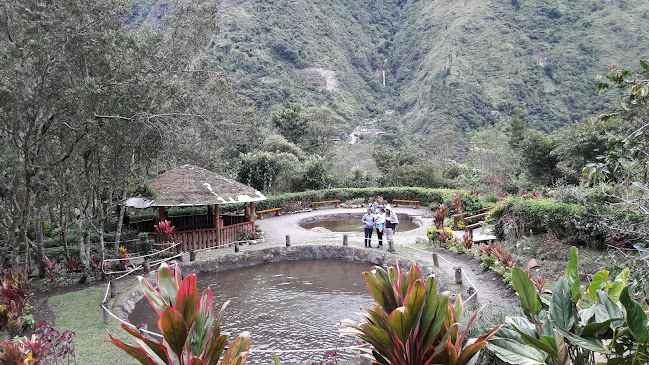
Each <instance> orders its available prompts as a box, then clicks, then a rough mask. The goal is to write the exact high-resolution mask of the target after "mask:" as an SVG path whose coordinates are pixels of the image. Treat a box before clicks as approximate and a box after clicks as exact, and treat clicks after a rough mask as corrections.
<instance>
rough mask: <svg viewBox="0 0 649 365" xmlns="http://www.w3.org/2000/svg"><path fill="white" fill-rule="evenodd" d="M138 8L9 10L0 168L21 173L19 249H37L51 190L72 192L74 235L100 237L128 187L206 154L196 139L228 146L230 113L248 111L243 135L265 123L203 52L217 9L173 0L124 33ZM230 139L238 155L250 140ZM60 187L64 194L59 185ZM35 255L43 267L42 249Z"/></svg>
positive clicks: (15, 2)
mask: <svg viewBox="0 0 649 365" xmlns="http://www.w3.org/2000/svg"><path fill="white" fill-rule="evenodd" d="M129 11H130V4H128V3H127V2H123V1H121V0H101V1H100V0H60V1H46V2H42V1H36V0H26V1H23V0H6V1H3V2H2V4H1V5H0V55H1V57H0V85H2V86H0V136H1V137H2V142H3V143H6V146H8V147H7V148H8V149H10V152H11V153H8V154H7V155H6V156H9V157H10V158H11V160H9V161H5V160H3V161H0V163H2V164H3V165H2V167H5V166H10V167H11V168H13V169H15V170H16V171H17V172H19V176H20V181H18V182H15V187H16V188H17V189H18V191H19V192H17V193H16V194H14V196H13V197H11V196H9V197H8V198H7V199H5V198H3V204H5V205H7V204H9V205H11V204H13V203H12V202H18V207H17V211H15V212H13V213H12V216H13V217H14V218H15V217H16V216H19V219H18V218H15V219H17V221H18V224H15V226H16V227H17V228H18V229H19V232H20V235H19V237H20V239H18V240H13V242H14V246H16V245H17V244H19V243H23V244H24V245H25V247H26V248H27V249H29V248H30V245H31V243H30V240H29V237H28V235H27V225H28V221H29V217H30V215H32V214H34V213H36V214H35V216H38V215H40V214H41V212H42V209H43V205H44V204H50V205H55V203H56V200H58V199H61V196H56V195H55V194H53V193H52V192H53V191H59V192H60V191H70V192H71V193H72V197H73V199H71V200H70V201H69V203H70V204H71V205H72V206H71V207H68V209H70V211H74V212H75V213H72V216H73V217H71V218H74V220H75V222H76V224H77V228H79V231H81V232H88V231H90V230H91V229H92V228H94V229H95V231H97V233H99V236H100V240H101V237H102V236H103V226H102V225H103V222H104V221H105V219H106V218H107V216H108V213H109V212H110V211H111V209H112V208H114V206H115V204H116V203H118V202H119V200H120V198H121V197H122V196H124V194H125V193H126V188H127V186H128V183H129V182H132V181H133V180H134V177H141V176H146V174H147V173H148V172H149V171H151V169H152V166H159V167H160V168H165V167H166V165H167V164H169V163H174V162H175V161H176V158H177V157H176V156H178V155H179V154H178V151H186V150H188V149H189V147H190V146H192V145H193V146H196V145H198V143H197V141H199V140H200V137H201V136H200V135H197V134H196V132H195V131H196V130H199V131H200V130H211V131H221V133H212V134H210V135H209V138H206V141H205V142H204V144H207V145H209V144H210V143H212V145H213V146H214V148H215V149H219V148H224V146H227V145H228V142H229V140H228V139H227V138H222V137H224V136H226V133H225V132H224V131H227V130H229V128H228V127H229V126H230V125H231V124H228V120H227V118H226V117H225V115H224V113H233V114H236V113H237V112H238V111H242V113H240V116H237V117H234V118H232V119H233V120H234V122H235V123H236V122H241V123H240V126H239V129H240V130H254V128H249V125H250V122H247V121H246V120H243V118H246V117H249V118H247V120H255V119H256V118H252V117H250V115H251V114H254V108H252V107H251V106H250V104H249V103H247V102H245V101H244V100H242V99H241V98H239V97H237V96H236V95H235V94H234V93H233V92H232V91H231V89H230V87H229V83H228V82H227V80H226V79H225V76H224V75H223V73H222V72H221V71H220V70H218V69H216V68H214V67H213V66H211V63H209V62H208V61H207V59H206V58H205V56H203V55H202V52H203V49H204V47H205V45H207V44H208V42H209V40H210V39H211V37H212V36H213V35H214V34H216V33H217V32H218V25H217V22H216V16H215V14H216V4H214V3H213V2H209V1H202V0H190V1H177V2H173V3H171V4H169V6H168V7H167V10H166V12H165V13H164V14H163V16H162V18H161V19H160V20H158V22H157V23H155V24H153V23H148V24H146V25H145V26H143V27H142V28H141V29H139V30H137V31H129V30H128V29H126V28H125V27H124V19H125V18H126V16H127V14H128V12H129ZM223 106H225V107H223ZM188 131H190V132H188ZM232 133H236V132H232ZM239 134H241V133H239ZM252 135H254V133H253V134H252ZM192 141H193V142H192ZM233 141H239V142H240V144H239V145H236V144H235V143H233V144H230V145H235V146H237V147H235V149H236V151H237V152H236V153H235V154H234V155H235V156H236V155H238V152H239V150H240V149H241V145H245V142H246V140H242V139H234V140H233ZM253 143H254V142H253ZM178 146H182V147H181V148H179V147H178ZM160 161H162V163H160ZM54 176H56V177H57V178H56V179H53V178H52V177H54ZM61 179H63V180H64V181H67V182H69V185H68V186H67V187H66V188H63V187H60V186H57V185H62V184H63V182H62V181H61ZM48 191H49V192H50V193H51V194H48ZM35 198H37V199H36V200H35ZM35 203H36V204H35ZM14 205H15V204H14ZM34 209H35V211H34ZM61 209H63V208H61ZM37 221H38V225H42V221H43V220H42V219H38V220H37ZM12 224H13V223H11V224H9V226H11V225H12ZM9 226H8V227H7V228H6V229H7V232H8V233H7V235H8V236H11V234H10V233H9V231H10V230H11V227H9ZM40 229H41V227H37V231H38V230H40ZM84 241H85V240H81V239H79V246H80V247H79V248H80V251H81V261H82V262H83V263H84V264H87V263H88V259H89V257H88V255H87V250H83V249H82V248H84V246H85V243H84ZM15 248H17V247H15ZM35 249H36V251H37V254H38V260H39V264H40V265H43V264H44V263H43V255H42V254H43V245H42V242H37V243H36V246H35ZM14 252H17V250H14ZM27 257H28V258H29V255H28V256H27Z"/></svg>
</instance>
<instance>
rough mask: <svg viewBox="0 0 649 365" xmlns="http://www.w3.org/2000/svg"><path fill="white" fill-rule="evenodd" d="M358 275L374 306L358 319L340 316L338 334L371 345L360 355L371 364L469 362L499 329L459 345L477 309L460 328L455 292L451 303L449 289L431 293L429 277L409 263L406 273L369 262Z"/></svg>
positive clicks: (460, 311)
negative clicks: (408, 269)
mask: <svg viewBox="0 0 649 365" xmlns="http://www.w3.org/2000/svg"><path fill="white" fill-rule="evenodd" d="M363 276H364V277H365V282H366V283H367V288H368V290H369V292H370V295H371V296H372V298H373V299H374V300H375V301H376V303H377V305H376V306H374V308H373V309H371V310H370V309H366V311H367V314H364V315H363V317H364V319H363V322H357V321H353V320H349V319H345V320H343V321H342V322H341V323H342V325H343V328H342V329H341V333H342V334H343V335H352V336H357V337H359V338H361V339H363V340H365V341H367V342H368V343H369V344H370V345H371V348H370V349H367V350H368V351H367V352H368V353H367V354H366V355H365V356H366V357H369V358H370V359H371V360H373V361H374V362H376V363H379V364H402V365H420V364H458V365H465V364H469V363H472V362H471V360H472V359H473V358H475V357H476V356H477V354H478V352H479V351H480V349H482V348H483V347H485V346H486V345H487V341H488V340H489V339H490V338H491V337H493V336H494V335H495V334H496V332H497V331H498V329H499V328H500V326H496V327H495V328H493V329H491V330H490V331H489V332H487V333H486V334H485V335H482V336H480V337H478V338H477V339H475V341H467V343H466V344H465V343H464V340H465V336H466V333H467V331H468V329H469V328H470V327H471V324H472V323H473V321H474V320H475V318H476V316H477V313H476V314H475V315H474V316H473V317H472V318H471V319H470V320H469V321H468V323H467V325H466V328H465V329H464V330H463V331H461V329H460V323H461V322H462V315H463V304H462V300H461V298H460V296H458V297H457V300H456V301H455V304H454V305H453V304H451V303H449V293H448V292H443V293H441V294H439V293H437V281H436V279H435V277H434V276H432V275H431V276H429V277H428V278H427V279H426V280H424V278H422V276H421V273H420V272H419V269H417V266H415V264H414V263H413V264H412V266H411V268H410V271H409V272H406V271H405V270H404V269H399V268H398V267H397V268H396V269H395V268H393V267H390V268H388V270H387V271H386V270H385V269H383V268H382V267H380V266H375V267H374V269H373V270H372V271H371V272H364V273H363ZM370 354H371V355H370Z"/></svg>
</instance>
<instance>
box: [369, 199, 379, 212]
mask: <svg viewBox="0 0 649 365" xmlns="http://www.w3.org/2000/svg"><path fill="white" fill-rule="evenodd" d="M377 199H378V198H374V202H372V207H371V209H372V214H376V213H377V212H378V211H379V202H377Z"/></svg>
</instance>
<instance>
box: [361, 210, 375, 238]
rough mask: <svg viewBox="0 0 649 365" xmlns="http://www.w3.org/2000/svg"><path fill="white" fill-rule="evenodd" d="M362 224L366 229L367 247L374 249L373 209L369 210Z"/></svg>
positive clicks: (362, 219)
mask: <svg viewBox="0 0 649 365" xmlns="http://www.w3.org/2000/svg"><path fill="white" fill-rule="evenodd" d="M361 222H363V225H364V227H365V247H372V231H373V230H374V215H373V214H372V210H371V209H369V208H368V209H367V213H365V215H364V216H363V218H361Z"/></svg>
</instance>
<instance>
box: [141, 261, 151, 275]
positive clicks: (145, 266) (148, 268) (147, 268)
mask: <svg viewBox="0 0 649 365" xmlns="http://www.w3.org/2000/svg"><path fill="white" fill-rule="evenodd" d="M142 268H143V270H144V274H145V275H146V274H148V273H149V271H151V266H150V265H149V260H144V262H143V263H142Z"/></svg>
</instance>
